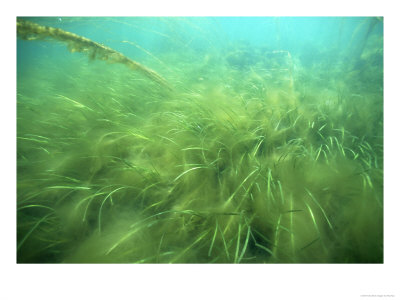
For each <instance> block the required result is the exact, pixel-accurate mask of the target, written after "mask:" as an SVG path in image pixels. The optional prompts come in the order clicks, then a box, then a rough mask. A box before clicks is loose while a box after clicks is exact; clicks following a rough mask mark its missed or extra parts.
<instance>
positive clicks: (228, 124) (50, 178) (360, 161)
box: [17, 18, 383, 263]
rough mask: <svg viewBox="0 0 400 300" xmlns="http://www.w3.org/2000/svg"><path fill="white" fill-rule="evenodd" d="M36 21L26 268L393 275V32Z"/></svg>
mask: <svg viewBox="0 0 400 300" xmlns="http://www.w3.org/2000/svg"><path fill="white" fill-rule="evenodd" d="M25 20H29V21H33V22H35V23H37V24H40V25H46V26H51V27H57V28H61V29H63V30H65V31H68V32H72V33H75V34H77V35H79V36H84V37H86V38H89V39H91V40H92V41H94V42H97V43H99V44H98V45H100V46H93V44H90V43H86V44H82V43H83V42H82V40H79V41H80V42H79V43H78V42H77V41H78V40H73V41H72V42H71V40H68V39H67V38H66V37H65V36H64V37H63V38H60V36H61V35H62V33H60V32H58V33H54V34H53V37H45V36H43V35H42V36H40V38H41V39H37V37H38V33H37V32H36V33H34V32H30V33H29V34H26V35H22V34H20V39H18V42H17V54H18V65H17V72H18V73H17V75H18V78H17V80H18V82H17V85H18V86H17V260H18V262H20V263H50V262H51V263H53V262H56V263H70V262H81V263H94V262H95V263H370V262H373V263H382V262H383V33H382V32H383V21H382V19H380V18H379V19H378V18H34V19H25ZM102 45H105V46H107V47H110V48H111V49H112V51H114V50H115V51H117V52H112V51H111V52H107V51H108V50H107V51H105V50H104V49H103V48H102V47H103V46H102ZM96 47H97V48H96ZM93 49H94V50H93ZM102 49H103V50H102ZM107 49H108V48H107ZM68 50H70V51H68ZM102 51H103V52H104V51H105V52H107V53H106V54H105V52H104V53H103V52H102ZM115 53H120V54H121V55H123V56H124V57H127V58H129V59H130V60H131V61H132V63H130V62H129V63H127V61H126V60H122V59H120V57H119V56H118V55H119V54H115ZM88 57H89V58H88ZM90 57H91V58H92V59H90ZM103 60H104V61H103ZM110 62H111V63H110ZM135 63H139V64H140V65H136V67H133V65H132V64H135ZM134 69H135V70H134ZM159 78H162V82H161V80H158V79H159Z"/></svg>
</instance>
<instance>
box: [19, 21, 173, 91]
mask: <svg viewBox="0 0 400 300" xmlns="http://www.w3.org/2000/svg"><path fill="white" fill-rule="evenodd" d="M17 34H18V37H19V38H21V39H23V40H28V41H31V40H44V39H46V38H52V39H54V40H58V41H61V42H63V43H66V44H67V47H68V50H69V51H70V52H72V53H74V52H82V53H86V54H88V56H89V58H90V59H93V60H94V59H100V60H105V61H108V62H109V63H121V64H124V65H126V66H127V67H128V68H130V69H132V70H136V71H139V72H141V73H142V74H143V75H145V76H146V77H147V78H149V79H151V80H153V81H155V82H157V83H159V84H161V85H162V86H164V87H167V88H168V89H171V87H170V86H169V85H168V83H167V81H166V80H165V79H164V78H163V77H162V76H161V75H159V74H158V73H157V72H155V71H153V70H151V69H149V68H147V67H145V66H143V65H141V64H140V63H138V62H136V61H133V60H132V59H130V58H128V57H126V56H125V55H123V54H122V53H120V52H118V51H115V50H114V49H111V48H109V47H107V46H104V45H102V44H99V43H96V42H94V41H92V40H90V39H87V38H85V37H82V36H79V35H77V34H74V33H72V32H68V31H64V30H62V29H59V28H55V27H50V26H42V25H39V24H36V23H34V22H31V21H26V20H20V19H19V20H17Z"/></svg>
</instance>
